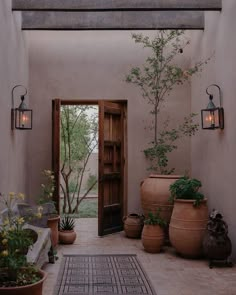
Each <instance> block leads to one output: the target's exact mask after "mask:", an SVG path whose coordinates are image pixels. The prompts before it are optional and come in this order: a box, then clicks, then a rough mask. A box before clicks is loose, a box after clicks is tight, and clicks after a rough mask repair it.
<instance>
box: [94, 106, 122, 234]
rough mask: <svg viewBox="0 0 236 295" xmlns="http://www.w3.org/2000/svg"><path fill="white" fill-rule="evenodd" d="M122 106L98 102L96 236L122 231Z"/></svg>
mask: <svg viewBox="0 0 236 295" xmlns="http://www.w3.org/2000/svg"><path fill="white" fill-rule="evenodd" d="M124 139H125V132H124V105H123V104H122V103H112V102H108V101H100V102H99V206H98V215H99V221H98V222H99V224H98V234H99V235H100V236H101V235H105V234H109V233H113V232H117V231H121V230H122V229H123V222H122V218H123V215H124V209H123V205H124V163H125V158H124Z"/></svg>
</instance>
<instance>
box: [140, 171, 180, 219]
mask: <svg viewBox="0 0 236 295" xmlns="http://www.w3.org/2000/svg"><path fill="white" fill-rule="evenodd" d="M180 177H181V176H179V175H158V174H157V175H155V174H151V175H150V176H149V177H148V178H146V179H145V180H144V181H143V182H142V183H141V205H142V209H143V213H144V215H145V217H147V215H148V212H152V213H156V212H157V210H158V209H159V208H160V209H161V212H160V217H161V218H163V219H164V220H165V221H166V222H167V223H169V222H170V218H171V214H172V210H173V204H171V203H170V202H169V197H170V191H169V187H170V185H171V184H172V183H174V182H175V181H176V180H177V179H179V178H180Z"/></svg>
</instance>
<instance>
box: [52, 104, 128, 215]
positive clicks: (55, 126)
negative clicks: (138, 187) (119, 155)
mask: <svg viewBox="0 0 236 295" xmlns="http://www.w3.org/2000/svg"><path fill="white" fill-rule="evenodd" d="M56 100H57V101H58V100H59V101H60V106H62V105H97V106H99V101H100V100H104V101H110V102H114V103H121V104H122V105H123V107H124V158H125V163H124V187H123V215H124V216H126V215H127V206H128V198H127V191H128V148H127V147H128V143H127V139H128V138H127V109H128V100H127V99H119V100H112V99H100V100H93V99H92V100H89V99H88V100H86V99H83V100H71V99H70V100H65V99H60V98H57V99H54V100H52V105H53V104H54V103H55V101H56ZM57 119H59V120H60V115H59V116H57ZM58 124H59V125H58ZM57 125H58V126H57ZM53 127H54V128H53V137H52V138H53V139H55V134H57V135H58V134H59V130H60V121H59V122H53ZM57 128H59V129H58V130H56V129H57ZM56 138H57V140H56V145H55V142H52V167H53V169H54V167H55V165H58V164H56V163H55V160H54V158H55V157H54V156H53V155H55V153H56V157H57V158H58V157H59V155H58V148H59V146H60V138H58V136H57V137H56ZM99 140H100V139H98V142H99ZM98 148H99V144H98ZM59 158H60V157H59ZM98 165H99V161H98ZM98 168H99V166H98ZM59 170H60V169H59ZM98 171H99V169H98ZM59 191H60V188H59V179H58V181H57V188H56V190H55V192H58V194H57V196H56V197H57V200H56V199H55V201H56V207H57V209H58V210H59V203H60V199H59ZM98 202H99V196H98ZM58 212H59V211H58Z"/></svg>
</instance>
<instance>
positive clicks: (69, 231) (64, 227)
mask: <svg viewBox="0 0 236 295" xmlns="http://www.w3.org/2000/svg"><path fill="white" fill-rule="evenodd" d="M74 227H75V219H74V218H72V217H70V216H68V215H65V216H64V217H63V218H62V220H61V222H60V230H59V241H60V243H61V244H73V243H74V241H75V239H76V232H75V231H74Z"/></svg>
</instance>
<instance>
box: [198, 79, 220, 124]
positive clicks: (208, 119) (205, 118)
mask: <svg viewBox="0 0 236 295" xmlns="http://www.w3.org/2000/svg"><path fill="white" fill-rule="evenodd" d="M213 86H215V87H217V88H218V90H219V101H220V106H219V107H216V106H215V104H214V102H213V94H211V93H209V92H208V88H210V87H213ZM206 93H207V94H208V95H209V103H208V105H207V108H206V109H204V110H201V118H202V129H211V130H214V129H218V128H220V129H224V109H223V108H222V106H221V90H220V87H219V86H218V85H216V84H212V85H210V86H208V87H207V89H206Z"/></svg>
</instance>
